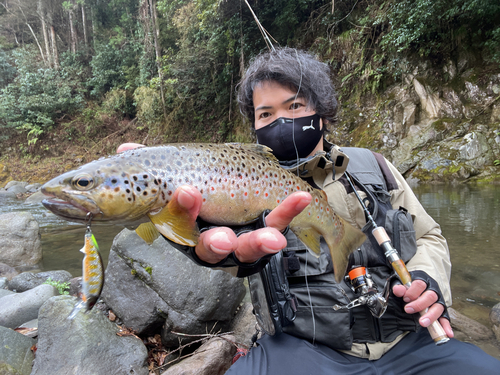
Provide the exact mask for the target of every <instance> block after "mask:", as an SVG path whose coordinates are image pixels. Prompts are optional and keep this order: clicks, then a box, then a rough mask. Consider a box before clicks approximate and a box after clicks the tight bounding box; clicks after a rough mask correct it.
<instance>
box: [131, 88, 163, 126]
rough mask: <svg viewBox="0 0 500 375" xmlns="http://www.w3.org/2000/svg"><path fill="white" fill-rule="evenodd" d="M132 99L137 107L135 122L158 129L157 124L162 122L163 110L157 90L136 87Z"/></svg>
mask: <svg viewBox="0 0 500 375" xmlns="http://www.w3.org/2000/svg"><path fill="white" fill-rule="evenodd" d="M134 101H135V105H136V109H137V120H138V121H137V122H138V123H139V124H140V125H141V126H147V127H148V128H149V129H151V130H154V131H156V132H157V131H158V130H159V127H158V124H160V123H161V122H162V117H163V111H162V107H161V98H160V93H159V92H158V90H155V89H152V88H149V87H138V88H137V89H136V90H135V92H134Z"/></svg>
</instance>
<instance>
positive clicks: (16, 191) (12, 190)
mask: <svg viewBox="0 0 500 375" xmlns="http://www.w3.org/2000/svg"><path fill="white" fill-rule="evenodd" d="M6 190H7V191H8V192H9V193H14V194H15V195H17V194H24V193H27V192H28V190H26V189H25V188H24V186H21V185H14V186H12V187H10V188H8V189H6Z"/></svg>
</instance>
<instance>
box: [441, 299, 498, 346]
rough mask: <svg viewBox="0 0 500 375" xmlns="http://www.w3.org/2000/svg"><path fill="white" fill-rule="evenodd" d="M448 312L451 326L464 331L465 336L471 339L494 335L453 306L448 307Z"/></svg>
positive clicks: (479, 339)
mask: <svg viewBox="0 0 500 375" xmlns="http://www.w3.org/2000/svg"><path fill="white" fill-rule="evenodd" d="M448 313H449V315H450V318H451V326H452V328H453V329H456V330H458V331H461V332H463V333H465V334H466V335H467V337H469V338H471V339H472V340H477V341H482V340H491V339H493V338H494V337H495V336H494V334H493V331H492V330H491V329H489V328H488V327H486V326H484V325H483V324H481V323H479V322H476V321H475V320H473V319H471V318H468V317H466V316H465V315H463V314H461V313H459V312H458V311H457V310H455V309H454V308H451V307H450V308H449V309H448Z"/></svg>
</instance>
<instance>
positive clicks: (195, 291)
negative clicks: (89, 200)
mask: <svg viewBox="0 0 500 375" xmlns="http://www.w3.org/2000/svg"><path fill="white" fill-rule="evenodd" d="M112 251H113V252H115V253H116V255H117V256H118V257H119V258H121V261H122V262H124V263H125V264H126V266H127V267H128V270H127V268H124V264H123V263H120V262H118V261H116V262H115V261H112V262H111V263H110V264H111V267H110V268H109V269H107V270H106V282H105V284H104V285H105V287H104V290H103V293H102V297H103V299H104V300H105V301H106V304H107V305H108V306H109V307H110V308H111V309H112V310H113V311H114V312H115V313H116V314H117V315H118V317H120V318H121V319H123V321H124V324H125V325H126V326H130V325H129V322H131V323H132V322H135V324H138V323H139V322H140V325H139V324H138V325H137V326H138V327H141V326H142V327H146V326H147V325H150V324H151V322H150V321H148V319H150V318H151V317H150V315H149V314H151V312H152V311H155V312H156V313H155V316H156V317H157V319H159V320H162V321H163V320H164V317H165V316H166V317H167V319H166V320H165V324H164V329H163V334H162V339H163V343H164V345H165V346H167V347H169V346H177V345H178V342H179V336H178V335H175V334H173V333H171V331H174V332H177V333H184V334H197V333H207V332H208V331H210V330H211V329H226V328H227V327H228V325H229V322H230V321H231V319H232V318H233V316H234V312H235V310H236V308H237V306H238V305H239V303H240V302H241V300H242V299H243V297H244V295H245V288H244V286H243V281H242V280H241V279H237V278H233V277H232V276H230V275H229V274H227V273H226V272H223V271H214V270H210V269H208V268H205V267H200V266H198V265H196V264H195V263H194V262H192V261H191V260H190V259H188V258H187V257H186V256H184V255H183V254H181V252H180V251H178V250H176V249H174V248H173V247H172V246H170V245H169V244H168V242H167V241H165V240H164V239H163V238H159V239H157V240H156V241H155V242H154V243H153V245H151V246H148V245H147V244H146V243H145V242H144V241H143V240H142V239H140V238H139V237H138V236H137V235H136V234H135V232H132V231H129V230H124V231H122V232H121V233H120V234H118V236H117V237H116V238H115V241H114V242H113V246H112ZM113 257H114V255H113ZM131 274H133V276H134V278H132V279H131V278H130V275H131ZM132 283H134V284H136V285H133V284H132ZM120 285H121V286H120ZM130 291H134V293H132V292H130ZM125 293H126V294H125ZM156 295H157V296H156ZM122 296H123V298H122ZM119 299H122V300H121V301H120V300H119ZM145 300H147V301H150V302H149V303H151V306H149V307H147V306H145V305H142V310H143V311H144V312H145V314H144V313H142V315H139V314H141V309H136V312H134V313H133V314H134V315H135V316H134V317H132V316H131V315H132V314H131V313H130V311H129V312H127V311H126V310H127V309H130V310H132V309H131V306H133V305H135V304H137V305H141V304H143V302H144V301H145ZM160 300H162V301H163V302H165V304H166V305H163V303H162V302H161V301H160ZM152 324H157V321H155V322H154V323H152ZM131 328H134V327H133V326H131ZM187 341H188V340H187Z"/></svg>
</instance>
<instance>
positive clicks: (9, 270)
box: [0, 263, 19, 280]
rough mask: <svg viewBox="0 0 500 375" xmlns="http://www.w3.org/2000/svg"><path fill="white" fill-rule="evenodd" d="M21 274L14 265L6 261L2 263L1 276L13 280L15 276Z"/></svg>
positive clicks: (0, 266)
mask: <svg viewBox="0 0 500 375" xmlns="http://www.w3.org/2000/svg"><path fill="white" fill-rule="evenodd" d="M17 275H19V272H17V271H16V269H15V268H14V267H11V266H9V265H8V264H5V263H0V276H1V277H5V278H6V279H7V280H12V278H13V277H14V276H17Z"/></svg>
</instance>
